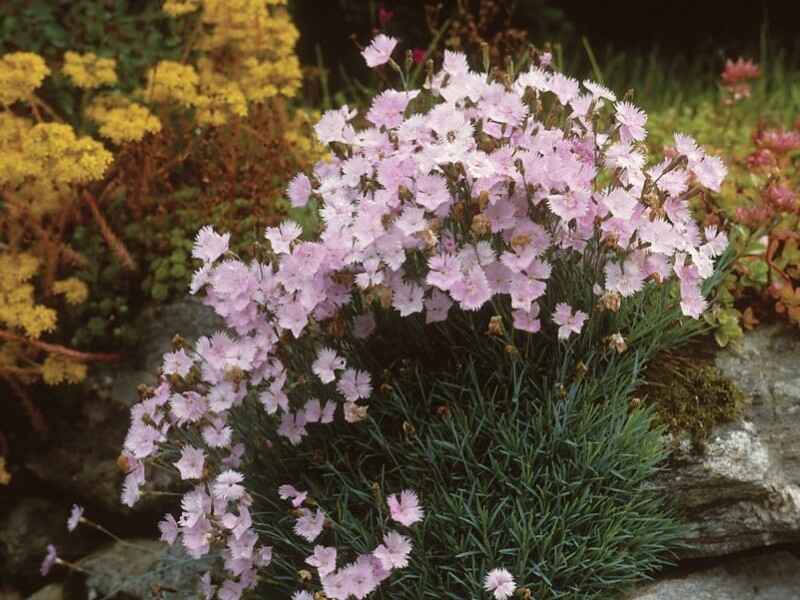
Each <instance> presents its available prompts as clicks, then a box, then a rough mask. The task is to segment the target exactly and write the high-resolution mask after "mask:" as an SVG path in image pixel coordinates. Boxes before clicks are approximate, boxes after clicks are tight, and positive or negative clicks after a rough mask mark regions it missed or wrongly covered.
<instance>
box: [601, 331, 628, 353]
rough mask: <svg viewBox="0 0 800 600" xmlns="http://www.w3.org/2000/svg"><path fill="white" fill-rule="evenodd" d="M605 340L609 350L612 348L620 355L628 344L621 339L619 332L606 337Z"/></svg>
mask: <svg viewBox="0 0 800 600" xmlns="http://www.w3.org/2000/svg"><path fill="white" fill-rule="evenodd" d="M606 339H607V340H608V346H609V348H613V349H614V350H616V351H617V352H618V353H619V354H622V353H623V352H625V350H627V349H628V344H626V343H625V338H624V337H622V334H621V333H619V332H617V333H614V334H612V335H610V336H608V338H606Z"/></svg>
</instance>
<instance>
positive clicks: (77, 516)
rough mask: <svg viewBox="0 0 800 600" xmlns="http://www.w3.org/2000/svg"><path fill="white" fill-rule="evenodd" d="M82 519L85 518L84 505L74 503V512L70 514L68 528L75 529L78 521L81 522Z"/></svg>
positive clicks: (69, 529)
mask: <svg viewBox="0 0 800 600" xmlns="http://www.w3.org/2000/svg"><path fill="white" fill-rule="evenodd" d="M82 519H83V507H82V506H78V505H77V504H73V505H72V512H71V513H70V515H69V519H67V530H68V531H75V528H76V527H77V526H78V523H80V522H81V520H82Z"/></svg>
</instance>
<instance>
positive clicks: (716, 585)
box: [628, 552, 800, 600]
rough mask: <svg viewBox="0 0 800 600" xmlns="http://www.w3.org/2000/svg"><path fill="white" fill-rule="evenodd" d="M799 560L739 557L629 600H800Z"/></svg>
mask: <svg viewBox="0 0 800 600" xmlns="http://www.w3.org/2000/svg"><path fill="white" fill-rule="evenodd" d="M798 598H800V560H798V558H797V557H796V556H794V555H793V554H790V553H788V552H777V553H771V554H766V555H762V556H757V557H748V558H740V559H737V560H732V561H729V562H726V563H725V564H723V565H722V566H719V567H715V568H713V569H709V570H704V571H698V572H694V573H691V574H689V575H686V576H684V577H676V578H670V579H665V580H662V581H658V582H656V583H654V584H651V585H648V586H646V587H644V588H642V589H640V590H638V591H637V592H635V593H634V594H632V595H630V596H629V598H628V600H797V599H798Z"/></svg>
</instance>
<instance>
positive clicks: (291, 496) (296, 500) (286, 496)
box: [278, 483, 308, 508]
mask: <svg viewBox="0 0 800 600" xmlns="http://www.w3.org/2000/svg"><path fill="white" fill-rule="evenodd" d="M278 496H279V497H280V499H281V500H291V501H292V506H294V507H295V508H297V507H298V506H300V505H301V504H302V503H303V502H305V500H306V498H307V497H308V492H301V491H300V490H298V489H296V488H295V487H294V486H293V485H291V484H288V483H285V484H283V485H282V486H280V487H279V488H278Z"/></svg>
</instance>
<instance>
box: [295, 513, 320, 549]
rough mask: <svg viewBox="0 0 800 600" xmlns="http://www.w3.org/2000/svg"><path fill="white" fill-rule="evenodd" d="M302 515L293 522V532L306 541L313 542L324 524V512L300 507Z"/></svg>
mask: <svg viewBox="0 0 800 600" xmlns="http://www.w3.org/2000/svg"><path fill="white" fill-rule="evenodd" d="M300 511H301V512H302V516H300V517H298V519H297V521H295V524H294V532H295V533H296V534H297V535H299V536H300V537H301V538H303V539H304V540H306V541H308V542H313V541H314V540H315V539H317V537H318V536H319V534H320V533H322V528H323V527H324V526H325V513H324V512H322V510H321V509H319V508H318V509H317V512H316V513H313V512H311V511H310V510H309V509H307V508H301V509H300Z"/></svg>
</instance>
